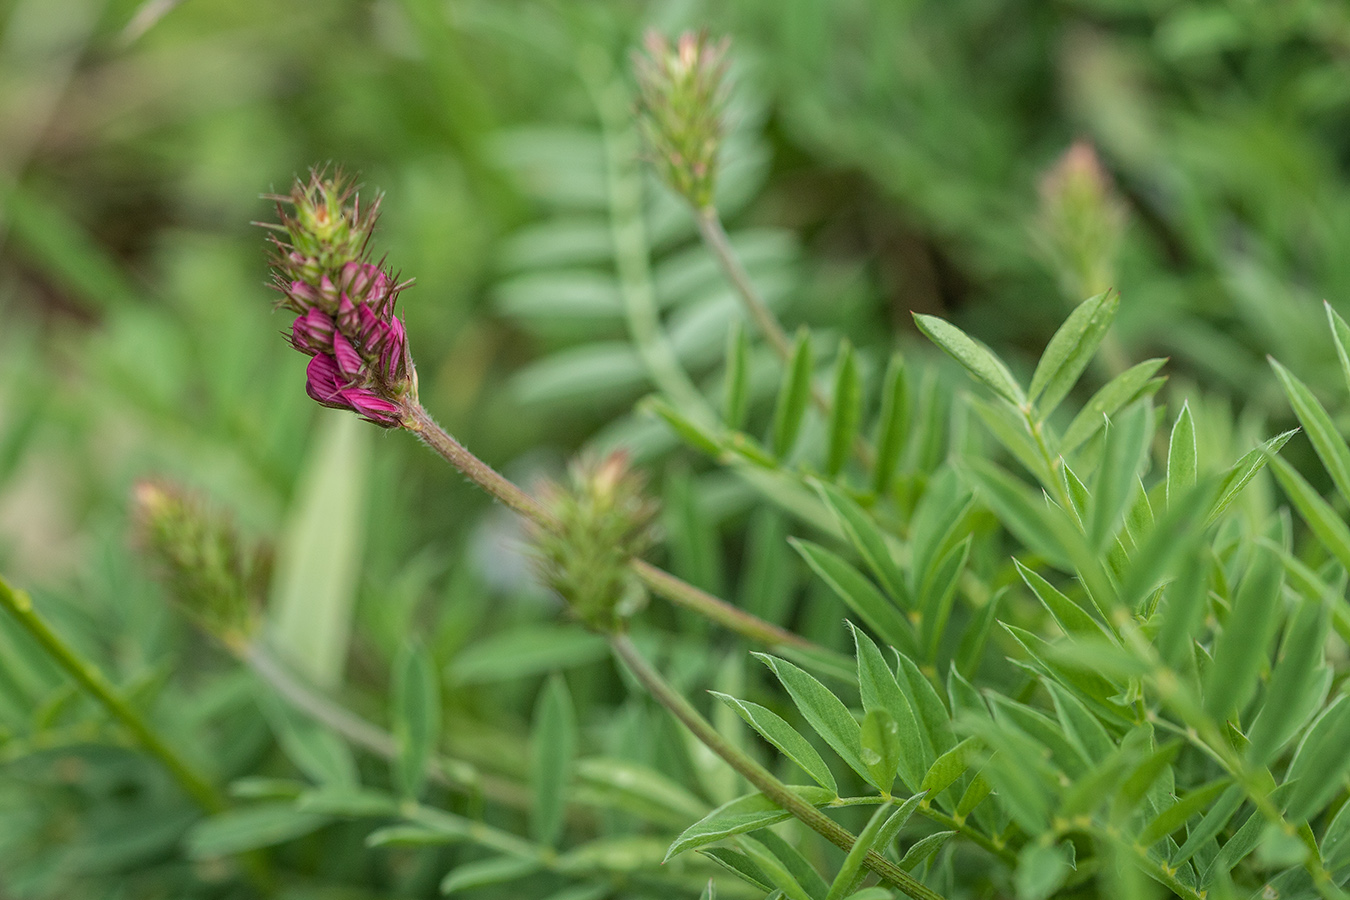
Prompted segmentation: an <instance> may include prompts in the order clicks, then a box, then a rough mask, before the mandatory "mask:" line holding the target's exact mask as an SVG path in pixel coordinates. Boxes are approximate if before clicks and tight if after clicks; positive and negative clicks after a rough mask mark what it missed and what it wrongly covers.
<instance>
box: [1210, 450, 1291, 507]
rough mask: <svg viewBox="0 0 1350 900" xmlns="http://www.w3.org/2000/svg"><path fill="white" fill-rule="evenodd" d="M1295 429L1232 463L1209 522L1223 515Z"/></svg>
mask: <svg viewBox="0 0 1350 900" xmlns="http://www.w3.org/2000/svg"><path fill="white" fill-rule="evenodd" d="M1297 431H1298V429H1293V430H1291V431H1286V432H1284V433H1283V434H1278V435H1276V436H1275V437H1273V438H1271V439H1270V440H1268V441H1266V442H1265V443H1264V444H1262V445H1261V446H1260V447H1257V448H1256V449H1255V450H1252V451H1251V452H1249V453H1247V454H1246V455H1245V456H1243V457H1242V459H1240V460H1238V461H1237V462H1236V463H1234V464H1233V467H1232V468H1231V469H1229V470H1228V472H1227V473H1225V475H1224V477H1223V481H1222V483H1221V484H1220V486H1219V499H1218V500H1216V501H1214V509H1212V510H1211V511H1210V514H1209V520H1208V521H1209V522H1210V523H1213V522H1216V521H1218V518H1219V516H1221V515H1223V513H1224V511H1226V510H1227V509H1228V507H1229V506H1231V505H1232V504H1233V501H1234V500H1236V499H1237V496H1238V494H1239V493H1241V491H1242V489H1243V488H1244V487H1246V486H1247V483H1248V482H1250V481H1251V480H1252V479H1253V478H1255V477H1256V473H1257V472H1260V471H1261V469H1263V468H1264V467H1265V465H1266V460H1268V459H1270V458H1272V457H1273V456H1274V455H1275V454H1276V453H1279V452H1280V448H1282V447H1283V446H1284V445H1285V444H1286V443H1288V442H1289V439H1290V438H1291V437H1293V436H1294V434H1295V433H1296V432H1297Z"/></svg>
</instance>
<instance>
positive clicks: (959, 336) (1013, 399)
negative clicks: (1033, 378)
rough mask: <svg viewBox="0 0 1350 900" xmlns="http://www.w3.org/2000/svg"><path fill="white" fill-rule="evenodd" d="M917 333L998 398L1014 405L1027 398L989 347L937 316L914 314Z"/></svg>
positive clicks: (1024, 401) (1022, 403)
mask: <svg viewBox="0 0 1350 900" xmlns="http://www.w3.org/2000/svg"><path fill="white" fill-rule="evenodd" d="M914 321H915V323H916V324H918V326H919V330H920V331H922V332H923V333H924V334H926V335H927V336H928V339H929V340H931V341H932V342H933V343H935V344H937V345H938V346H939V347H941V348H942V349H943V350H944V351H946V352H947V354H948V355H949V356H951V357H952V358H953V359H955V360H956V361H957V362H959V363H960V364H961V365H963V366H965V367H966V370H967V371H969V372H970V374H972V375H974V376H975V377H976V378H978V379H979V380H980V381H983V382H984V383H985V384H987V385H988V386H989V387H991V388H992V389H993V390H994V392H995V393H997V394H998V395H999V396H1000V397H1002V398H1003V399H1005V400H1007V401H1008V402H1009V403H1012V404H1013V405H1015V406H1025V405H1026V402H1027V398H1026V395H1025V394H1024V393H1023V392H1022V388H1021V387H1020V386H1019V385H1018V384H1017V380H1016V379H1014V378H1013V376H1012V373H1011V372H1009V371H1008V367H1007V366H1006V365H1004V364H1003V360H1001V359H999V358H998V357H997V356H995V355H994V352H993V351H992V350H990V349H989V348H988V347H986V346H984V345H983V344H981V343H979V342H978V341H976V340H975V339H973V338H972V337H970V336H969V335H967V334H966V333H965V332H964V331H962V330H961V329H959V328H957V327H956V326H955V325H953V324H951V323H950V322H946V321H943V320H942V319H939V318H938V317H937V316H926V315H923V314H921V313H915V314H914Z"/></svg>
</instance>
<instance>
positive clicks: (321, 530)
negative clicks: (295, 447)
mask: <svg viewBox="0 0 1350 900" xmlns="http://www.w3.org/2000/svg"><path fill="white" fill-rule="evenodd" d="M321 422H322V429H321V431H320V432H319V434H318V436H317V437H316V439H315V446H314V448H313V450H312V451H311V454H310V456H309V457H308V458H307V459H306V461H305V468H304V472H303V474H302V475H301V479H300V486H299V488H298V490H297V492H296V495H295V496H296V499H295V501H294V503H293V505H292V508H291V510H290V512H289V516H288V522H287V526H286V532H285V535H284V537H283V539H282V542H281V549H280V552H279V554H278V557H277V570H276V576H275V577H274V578H273V579H272V592H271V603H270V604H269V607H268V608H269V611H270V615H271V623H270V634H271V640H272V642H273V644H274V645H275V647H276V648H277V650H278V651H279V652H280V653H281V654H282V655H283V656H284V657H285V658H286V660H287V661H289V662H290V663H292V664H293V665H295V667H296V668H297V669H298V670H299V671H300V672H301V673H302V674H304V675H305V676H306V677H307V678H309V679H310V680H311V681H313V682H314V683H315V684H316V685H318V686H319V687H322V688H328V689H331V688H334V687H336V686H337V685H338V684H339V683H340V682H341V680H342V669H343V667H344V666H345V665H346V661H347V645H348V642H349V639H350V635H351V627H352V610H353V606H354V604H355V602H356V586H357V582H358V580H359V578H360V573H361V548H362V545H363V543H364V541H363V538H362V524H363V523H364V522H365V520H366V515H365V508H366V499H365V498H366V482H367V480H368V479H369V473H370V465H369V457H370V440H371V430H370V428H369V427H368V426H367V425H365V424H364V423H363V422H361V421H359V420H358V419H357V418H356V417H355V416H352V415H350V414H348V413H345V412H336V411H335V412H331V413H327V412H326V413H324V414H323V415H322V417H321Z"/></svg>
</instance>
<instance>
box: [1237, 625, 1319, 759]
mask: <svg viewBox="0 0 1350 900" xmlns="http://www.w3.org/2000/svg"><path fill="white" fill-rule="evenodd" d="M1329 599H1330V600H1331V602H1333V603H1335V602H1339V601H1337V600H1336V599H1335V598H1329ZM1330 626H1331V616H1330V614H1329V612H1328V609H1327V604H1326V603H1324V602H1322V600H1321V598H1317V599H1308V598H1304V599H1303V600H1302V602H1300V603H1299V606H1298V609H1297V611H1296V612H1295V613H1294V615H1293V617H1292V618H1290V620H1289V624H1288V626H1287V627H1286V628H1285V635H1284V642H1283V645H1282V646H1281V647H1280V658H1279V660H1278V661H1277V662H1276V663H1275V667H1274V669H1273V671H1272V672H1271V674H1270V683H1269V684H1268V685H1267V687H1266V692H1265V701H1264V702H1263V703H1262V704H1261V711H1260V712H1259V713H1257V716H1256V719H1255V721H1253V722H1252V726H1251V728H1250V730H1249V731H1248V732H1247V738H1248V740H1249V741H1250V743H1249V744H1248V745H1247V757H1248V759H1250V760H1251V761H1252V762H1253V763H1255V764H1256V765H1258V766H1264V765H1266V764H1268V763H1269V762H1270V761H1271V760H1272V759H1274V757H1275V755H1276V754H1277V753H1279V751H1280V749H1281V748H1282V747H1283V746H1284V745H1285V743H1286V742H1287V741H1288V740H1289V739H1290V738H1292V737H1293V736H1294V733H1295V731H1296V730H1297V728H1298V726H1299V724H1300V723H1301V722H1302V721H1303V720H1304V717H1305V716H1307V715H1309V714H1310V713H1311V712H1312V704H1315V703H1319V702H1320V701H1321V699H1322V691H1321V690H1319V687H1320V686H1321V685H1322V679H1321V677H1320V674H1321V672H1322V666H1323V652H1322V647H1323V644H1324V643H1325V642H1326V638H1327V631H1328V630H1329V629H1330Z"/></svg>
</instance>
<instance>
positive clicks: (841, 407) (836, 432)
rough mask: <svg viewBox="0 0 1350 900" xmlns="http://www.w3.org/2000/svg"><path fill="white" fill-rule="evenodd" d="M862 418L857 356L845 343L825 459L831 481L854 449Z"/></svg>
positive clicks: (840, 361)
mask: <svg viewBox="0 0 1350 900" xmlns="http://www.w3.org/2000/svg"><path fill="white" fill-rule="evenodd" d="M861 415H862V378H861V376H859V375H858V359H857V354H856V353H854V352H853V345H852V344H850V343H849V342H848V341H844V343H843V346H842V347H841V348H840V350H839V361H838V363H836V369H835V376H834V402H833V404H832V406H831V408H830V437H829V445H828V451H827V453H826V455H825V472H826V474H828V475H829V476H830V477H831V478H833V477H834V476H835V475H837V474H839V470H840V469H842V468H843V467H844V463H845V461H847V460H848V455H849V452H850V451H851V450H852V449H853V439H854V438H855V437H857V434H858V419H859V417H860V416H861Z"/></svg>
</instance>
